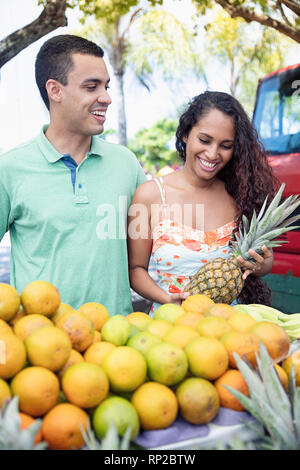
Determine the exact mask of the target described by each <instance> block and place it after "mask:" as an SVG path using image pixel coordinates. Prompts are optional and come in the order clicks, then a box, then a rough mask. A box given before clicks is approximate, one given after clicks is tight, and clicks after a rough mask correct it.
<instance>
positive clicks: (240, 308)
mask: <svg viewBox="0 0 300 470" xmlns="http://www.w3.org/2000/svg"><path fill="white" fill-rule="evenodd" d="M234 308H235V309H236V310H237V311H238V312H240V313H247V314H248V315H250V316H251V317H252V318H253V319H254V320H256V321H262V320H263V318H262V316H261V315H260V314H259V313H258V312H256V310H255V309H249V305H246V304H238V305H235V306H234Z"/></svg>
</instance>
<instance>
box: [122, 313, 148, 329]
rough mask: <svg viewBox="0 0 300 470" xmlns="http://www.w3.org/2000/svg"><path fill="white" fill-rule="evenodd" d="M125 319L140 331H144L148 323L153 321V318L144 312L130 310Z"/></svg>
mask: <svg viewBox="0 0 300 470" xmlns="http://www.w3.org/2000/svg"><path fill="white" fill-rule="evenodd" d="M126 319H127V320H128V321H129V323H131V324H132V325H134V326H136V327H137V329H138V330H140V331H144V330H145V329H146V328H147V326H148V324H149V323H150V322H151V321H153V319H152V318H151V317H149V315H147V313H144V312H132V313H130V314H129V315H127V317H126Z"/></svg>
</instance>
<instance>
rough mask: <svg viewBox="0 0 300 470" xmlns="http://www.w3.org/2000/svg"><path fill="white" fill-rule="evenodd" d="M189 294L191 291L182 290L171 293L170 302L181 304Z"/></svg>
mask: <svg viewBox="0 0 300 470" xmlns="http://www.w3.org/2000/svg"><path fill="white" fill-rule="evenodd" d="M189 295H190V293H189V292H180V294H172V295H170V300H169V302H168V303H170V304H176V305H181V302H183V301H184V300H185V299H186V298H187V297H188V296H189Z"/></svg>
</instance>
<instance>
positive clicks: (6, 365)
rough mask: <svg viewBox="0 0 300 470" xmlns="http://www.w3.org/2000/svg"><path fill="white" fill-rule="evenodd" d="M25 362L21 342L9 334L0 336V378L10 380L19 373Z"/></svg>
mask: <svg viewBox="0 0 300 470" xmlns="http://www.w3.org/2000/svg"><path fill="white" fill-rule="evenodd" d="M25 362H26V349H25V346H24V343H23V341H21V340H20V338H18V337H17V336H16V335H14V334H11V333H10V332H9V333H5V334H1V335H0V378H2V379H10V378H11V377H13V376H14V375H15V374H16V373H17V372H19V371H20V370H21V369H22V368H23V367H24V365H25Z"/></svg>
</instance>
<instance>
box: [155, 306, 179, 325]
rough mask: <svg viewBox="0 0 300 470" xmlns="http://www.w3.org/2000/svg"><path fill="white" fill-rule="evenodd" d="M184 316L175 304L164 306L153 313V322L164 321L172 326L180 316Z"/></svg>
mask: <svg viewBox="0 0 300 470" xmlns="http://www.w3.org/2000/svg"><path fill="white" fill-rule="evenodd" d="M183 314H184V310H183V308H181V307H180V306H179V305H176V304H164V305H161V306H160V307H158V309H157V310H156V311H155V312H154V315H153V318H154V320H165V321H168V322H170V323H172V324H174V323H175V322H176V320H177V318H178V317H180V315H183Z"/></svg>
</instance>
